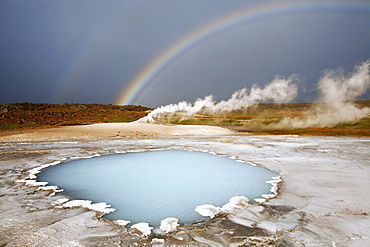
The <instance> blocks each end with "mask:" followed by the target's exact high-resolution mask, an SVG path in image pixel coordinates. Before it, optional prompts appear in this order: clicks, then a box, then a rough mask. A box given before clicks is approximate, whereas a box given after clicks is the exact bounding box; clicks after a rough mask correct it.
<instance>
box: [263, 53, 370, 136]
mask: <svg viewBox="0 0 370 247" xmlns="http://www.w3.org/2000/svg"><path fill="white" fill-rule="evenodd" d="M369 71H370V60H367V61H366V62H364V63H362V64H361V65H359V66H356V67H355V68H354V71H353V72H352V73H351V74H349V75H347V76H346V75H344V73H343V71H342V70H330V71H327V72H326V73H325V74H324V76H323V77H322V78H321V80H320V81H319V83H318V90H319V93H320V94H319V97H318V100H317V103H318V104H316V106H315V107H313V108H312V109H311V110H309V111H308V112H307V113H306V114H305V115H306V116H305V117H304V118H285V119H283V120H282V121H280V122H279V123H277V124H271V125H269V126H268V127H269V128H274V129H278V128H279V129H280V128H308V127H316V128H323V127H333V126H335V125H337V124H341V123H354V122H357V121H358V120H360V119H362V118H364V117H366V116H367V115H368V114H370V108H368V107H366V108H362V109H359V108H358V107H356V106H355V105H354V104H353V103H352V102H349V101H350V100H355V99H356V98H358V97H359V96H361V95H362V94H364V93H365V92H366V91H367V90H368V89H369V87H370V74H369Z"/></svg>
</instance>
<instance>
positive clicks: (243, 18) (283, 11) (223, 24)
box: [114, 1, 370, 105]
mask: <svg viewBox="0 0 370 247" xmlns="http://www.w3.org/2000/svg"><path fill="white" fill-rule="evenodd" d="M315 11H316V12H318V11H331V12H357V13H367V14H368V13H369V12H370V3H365V2H361V3H360V2H351V3H350V2H342V3H338V2H336V3H335V2H317V1H315V2H311V1H301V2H297V1H292V2H290V1H288V2H286V1H281V2H280V1H279V2H277V1H276V2H270V3H269V4H267V5H261V6H256V7H252V8H248V9H245V10H241V11H238V12H236V13H233V14H230V15H227V16H224V17H222V18H220V19H217V20H215V21H212V22H210V23H208V24H206V25H205V26H203V27H200V28H199V29H197V30H195V31H194V32H192V33H190V34H188V35H186V36H185V37H183V38H182V39H180V40H179V41H177V42H176V43H174V44H173V45H172V46H170V47H169V48H167V49H166V50H165V51H163V52H162V53H161V54H160V55H159V56H158V57H157V58H155V59H154V60H153V61H152V62H150V63H149V64H148V65H147V66H146V67H145V68H144V69H142V70H141V71H140V72H139V73H138V74H137V75H136V77H134V78H133V79H132V80H131V81H130V82H129V83H128V84H127V85H126V86H125V87H124V88H123V90H122V91H121V92H120V94H119V95H118V97H117V98H116V100H115V101H114V103H115V104H119V105H126V104H134V103H135V100H136V99H137V97H138V96H139V95H140V94H141V93H142V91H143V90H144V89H145V88H146V87H147V86H148V85H149V84H150V82H151V81H152V80H153V79H154V78H155V77H156V76H157V75H158V74H159V73H160V72H161V71H162V70H163V69H164V68H165V67H167V66H168V65H169V64H170V63H171V62H173V61H174V60H175V59H176V58H177V57H179V56H180V55H181V54H184V53H185V52H187V51H189V50H191V49H192V48H193V47H195V46H196V45H197V44H199V43H201V42H203V41H205V40H206V39H209V38H211V37H213V36H215V35H216V34H219V33H222V32H223V31H226V30H228V29H231V28H233V27H235V26H237V25H240V24H246V23H251V22H255V21H259V20H265V19H267V18H273V17H276V16H281V15H289V14H294V13H302V12H303V13H304V12H315Z"/></svg>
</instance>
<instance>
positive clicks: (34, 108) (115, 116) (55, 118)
mask: <svg viewBox="0 0 370 247" xmlns="http://www.w3.org/2000/svg"><path fill="white" fill-rule="evenodd" d="M149 110H151V108H148V107H143V106H137V105H124V106H119V105H104V104H68V103H64V104H47V103H45V104H42V103H28V102H24V103H12V104H3V105H0V130H10V129H25V128H40V127H55V126H63V125H81V124H92V123H109V122H131V121H135V120H137V119H139V118H141V117H143V116H145V115H146V114H147V113H148V111H149Z"/></svg>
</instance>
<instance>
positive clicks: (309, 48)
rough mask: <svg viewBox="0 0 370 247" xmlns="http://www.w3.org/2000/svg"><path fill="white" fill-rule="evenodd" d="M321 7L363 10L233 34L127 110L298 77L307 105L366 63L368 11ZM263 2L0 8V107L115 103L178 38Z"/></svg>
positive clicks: (17, 3) (175, 68)
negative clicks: (324, 83)
mask: <svg viewBox="0 0 370 247" xmlns="http://www.w3.org/2000/svg"><path fill="white" fill-rule="evenodd" d="M282 1H285V0H282ZM280 2H281V1H280ZM298 2H299V1H298ZM319 2H321V3H322V2H325V1H319ZM327 2H328V3H330V4H332V5H333V6H335V4H336V3H338V4H340V3H343V2H349V3H354V4H355V3H360V4H361V3H362V4H363V6H364V9H363V10H361V9H357V10H350V9H348V10H346V9H345V8H342V9H337V10H335V9H334V8H333V10H330V8H328V9H323V10H316V11H307V12H304V13H303V12H302V13H291V14H282V15H275V16H273V17H269V18H265V19H264V18H260V19H258V20H256V21H252V22H246V23H244V24H243V23H242V24H240V25H237V26H234V27H233V28H230V29H228V30H225V31H224V32H222V33H219V34H217V35H213V36H212V37H210V38H209V39H207V40H205V41H203V42H202V43H200V44H198V45H197V46H196V47H194V48H192V49H190V50H189V51H187V52H186V53H185V54H182V55H181V56H179V57H178V58H176V59H175V60H174V61H173V62H172V63H171V64H169V65H168V66H167V67H166V68H165V69H164V70H163V71H162V72H161V73H159V74H158V76H156V77H155V78H153V81H152V82H151V83H150V86H148V87H147V88H146V89H145V90H143V91H142V92H141V94H140V95H139V97H138V98H137V99H136V101H135V102H134V103H135V104H142V105H145V106H151V107H154V106H159V105H163V104H168V103H176V102H178V101H180V100H187V101H190V102H192V101H194V99H195V98H197V97H204V96H205V95H208V94H214V95H215V96H216V99H217V100H221V99H226V98H228V97H230V95H231V94H232V93H233V92H234V91H235V90H237V89H240V88H243V87H251V85H252V84H254V83H259V84H260V85H264V84H267V83H268V82H270V81H271V80H272V79H273V78H274V76H275V75H281V76H285V77H288V76H290V75H291V74H298V75H299V76H300V78H301V82H300V83H299V87H300V94H299V97H298V98H297V101H301V102H302V101H303V102H310V101H312V100H313V99H314V98H315V96H316V94H315V93H316V90H315V87H316V83H317V81H318V79H319V78H320V77H321V76H322V75H323V72H324V71H325V70H327V69H337V68H339V67H341V68H343V69H344V71H345V72H350V71H351V70H352V69H353V67H354V66H355V65H356V64H358V63H360V62H363V61H365V60H367V59H369V58H370V28H369V27H370V3H369V2H368V1H327ZM270 3H271V2H270V1H245V0H231V1H224V0H202V1H198V0H177V1H173V0H158V1H152V0H129V1H122V0H121V1H116V0H111V1H97V0H86V1H83V0H81V1H72V0H70V1H69V0H64V1H59V0H47V1H46V0H45V1H44V0H40V1H28V0H2V1H1V3H0V104H5V103H12V102H50V103H64V102H69V103H73V102H75V103H113V102H114V101H115V99H116V98H117V96H118V95H119V94H120V92H121V91H122V90H124V88H125V85H127V84H128V83H129V82H130V81H131V80H132V79H133V78H134V77H135V76H136V75H137V74H138V73H140V71H142V69H144V68H145V66H146V65H148V64H149V63H150V62H151V61H153V60H154V59H155V58H156V57H157V56H159V55H160V54H161V53H162V52H164V51H165V50H166V48H168V47H170V46H171V45H173V44H174V43H176V42H178V41H179V40H181V39H182V38H183V37H186V36H187V35H189V34H190V33H192V32H194V31H195V30H197V29H198V28H200V27H201V26H204V25H206V24H207V23H211V22H212V21H215V20H217V19H219V18H222V17H224V16H226V15H230V14H232V13H235V12H237V11H240V10H243V9H248V8H251V9H253V8H255V7H258V6H260V5H261V6H262V5H264V4H270ZM366 3H367V7H366ZM363 98H370V94H369V92H367V93H366V94H365V95H364V96H363Z"/></svg>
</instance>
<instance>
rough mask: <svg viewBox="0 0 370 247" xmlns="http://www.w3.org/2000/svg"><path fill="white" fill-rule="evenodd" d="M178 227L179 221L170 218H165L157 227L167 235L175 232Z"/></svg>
mask: <svg viewBox="0 0 370 247" xmlns="http://www.w3.org/2000/svg"><path fill="white" fill-rule="evenodd" d="M178 226H179V220H178V219H176V218H172V217H171V218H166V219H164V220H162V221H161V225H160V226H159V229H161V230H162V231H164V232H167V233H168V232H173V231H176V229H177V227H178Z"/></svg>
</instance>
